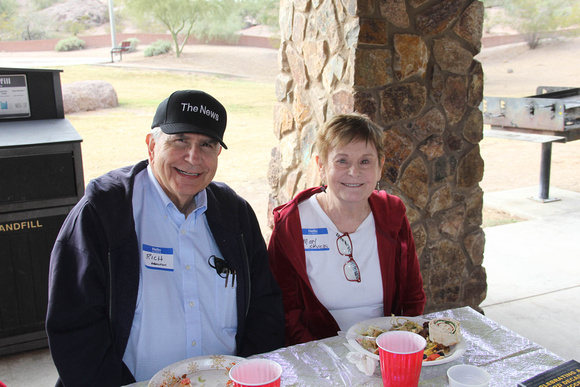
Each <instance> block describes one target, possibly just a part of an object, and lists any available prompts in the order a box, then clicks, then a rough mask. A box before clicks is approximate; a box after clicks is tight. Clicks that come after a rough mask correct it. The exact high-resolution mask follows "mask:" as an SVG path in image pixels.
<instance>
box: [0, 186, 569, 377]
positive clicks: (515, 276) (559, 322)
mask: <svg viewBox="0 0 580 387" xmlns="http://www.w3.org/2000/svg"><path fill="white" fill-rule="evenodd" d="M537 192H538V187H527V188H520V189H515V190H510V191H501V192H494V193H489V194H486V195H485V196H484V201H485V204H486V205H488V206H490V207H495V208H498V209H502V210H505V211H508V212H510V213H512V214H515V215H518V216H520V217H524V218H526V219H528V220H526V221H522V222H519V223H512V224H507V225H501V226H496V227H491V228H486V229H485V230H484V231H485V236H486V247H485V258H484V262H483V265H484V267H485V268H486V271H487V276H488V277H487V281H488V294H487V298H486V300H485V301H484V302H483V303H482V304H481V307H482V308H483V310H484V312H485V314H486V315H487V316H488V317H489V318H491V319H492V320H495V321H497V322H498V323H500V324H502V325H503V326H505V327H506V328H508V329H511V330H513V331H515V332H517V333H519V334H521V335H522V336H525V337H526V338H528V339H530V340H532V341H535V342H536V343H538V344H540V345H542V346H544V347H545V348H547V349H548V350H549V351H551V352H553V353H555V354H557V355H559V356H561V357H563V358H564V359H566V360H570V359H575V360H580V350H579V349H578V348H579V347H578V343H579V341H578V335H577V334H576V333H575V332H577V329H576V327H577V326H578V322H579V321H580V308H579V306H580V305H579V301H578V300H580V275H579V273H580V243H578V239H579V238H580V193H576V192H570V191H564V190H559V189H557V188H551V189H550V196H551V197H558V198H561V199H562V200H561V201H557V202H552V203H540V202H537V201H533V200H530V199H528V198H529V197H534V196H535V195H537ZM566 327H569V328H566ZM56 378H57V373H56V370H55V368H54V365H53V363H52V360H51V358H50V354H49V352H48V350H47V349H41V350H35V351H30V352H26V353H22V354H17V355H11V356H5V357H0V380H1V381H3V382H4V383H6V384H7V385H8V387H21V386H29V385H31V384H32V385H35V386H52V385H54V382H55V380H56Z"/></svg>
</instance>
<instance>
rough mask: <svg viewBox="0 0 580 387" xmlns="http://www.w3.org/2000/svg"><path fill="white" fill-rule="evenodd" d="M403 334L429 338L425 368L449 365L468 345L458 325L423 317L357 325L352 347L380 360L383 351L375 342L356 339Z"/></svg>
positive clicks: (382, 319) (351, 332)
mask: <svg viewBox="0 0 580 387" xmlns="http://www.w3.org/2000/svg"><path fill="white" fill-rule="evenodd" d="M394 330H403V331H408V332H414V333H417V334H419V335H421V336H423V337H424V338H425V340H426V341H427V346H426V347H425V353H424V354H423V366H433V365H439V364H445V363H449V362H451V361H453V360H455V359H458V358H459V357H461V356H462V355H463V354H464V353H465V351H466V349H467V343H466V342H465V339H464V338H463V337H462V336H461V332H460V324H459V322H458V321H456V320H454V319H451V318H447V317H438V318H434V319H432V320H426V319H424V318H420V317H401V316H391V317H378V318H373V319H370V320H365V321H361V322H359V323H357V324H354V325H353V326H352V327H350V328H349V330H348V332H347V338H348V337H353V338H348V343H349V344H350V346H351V347H353V348H354V349H356V350H357V351H359V352H361V353H364V354H365V355H367V356H369V357H371V358H373V359H376V360H379V349H378V347H377V343H376V341H375V340H373V339H366V338H360V337H357V338H354V337H356V336H359V335H362V336H370V337H374V338H376V337H378V336H379V335H380V334H381V333H383V332H387V331H394Z"/></svg>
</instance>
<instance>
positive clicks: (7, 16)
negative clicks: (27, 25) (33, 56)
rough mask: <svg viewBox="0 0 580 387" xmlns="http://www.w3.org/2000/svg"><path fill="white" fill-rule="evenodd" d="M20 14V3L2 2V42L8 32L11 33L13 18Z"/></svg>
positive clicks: (0, 27)
mask: <svg viewBox="0 0 580 387" xmlns="http://www.w3.org/2000/svg"><path fill="white" fill-rule="evenodd" d="M17 13H18V3H17V2H16V0H2V1H0V40H2V39H3V35H4V33H5V32H6V31H10V30H11V28H12V24H13V18H14V16H15V15H16V14H17Z"/></svg>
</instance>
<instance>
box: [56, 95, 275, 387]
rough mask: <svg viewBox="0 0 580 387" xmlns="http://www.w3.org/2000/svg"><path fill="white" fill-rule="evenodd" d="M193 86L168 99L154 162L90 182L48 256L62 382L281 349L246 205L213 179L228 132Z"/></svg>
mask: <svg viewBox="0 0 580 387" xmlns="http://www.w3.org/2000/svg"><path fill="white" fill-rule="evenodd" d="M226 120H227V117H226V111H225V108H224V107H223V106H222V104H221V103H220V102H218V101H217V100H216V99H215V98H213V97H212V96H210V95H209V94H207V93H204V92H202V91H196V90H182V91H176V92H174V93H173V94H171V96H170V97H169V98H167V99H166V100H164V101H163V102H162V103H161V104H160V105H159V107H158V108H157V112H156V114H155V117H154V119H153V124H152V126H151V127H152V131H151V133H149V134H148V135H147V137H146V142H147V146H148V151H149V160H148V161H142V162H140V163H138V164H136V165H134V166H132V167H126V168H121V169H119V170H115V171H112V172H109V173H108V174H106V175H104V176H102V177H100V178H98V179H95V180H93V181H91V182H90V183H89V185H88V186H87V189H86V193H85V196H84V197H83V198H82V199H81V200H80V202H79V203H78V204H77V205H76V206H75V207H74V208H73V209H72V211H71V212H70V214H69V216H68V217H67V219H66V221H65V222H64V224H63V226H62V229H61V231H60V233H59V236H58V238H57V240H56V243H55V246H54V249H53V251H52V256H51V263H50V279H49V284H50V289H49V303H48V313H47V321H46V330H47V334H48V339H49V345H50V351H51V354H52V358H53V360H54V363H55V365H56V367H57V369H58V372H59V377H60V379H59V381H58V382H57V385H62V384H64V385H67V386H68V385H71V386H80V385H97V386H119V385H125V384H129V383H133V382H135V381H142V380H148V379H150V378H151V377H152V376H153V375H154V374H155V373H156V372H158V371H159V370H160V369H162V368H163V367H165V366H167V365H169V364H172V363H174V362H176V361H179V360H183V359H186V358H191V357H195V356H201V355H211V354H225V355H238V356H249V355H252V354H255V353H261V352H266V351H270V350H274V349H276V348H278V347H281V346H282V345H283V343H284V338H283V335H284V333H283V332H284V313H283V310H282V300H281V294H280V290H279V288H278V286H277V284H276V282H275V281H274V279H273V277H272V275H271V273H270V270H269V267H268V259H267V251H266V245H265V243H264V239H263V237H262V234H261V232H260V228H259V225H258V221H257V219H256V216H255V214H254V212H253V210H252V208H251V207H250V205H249V204H248V203H247V202H246V201H245V200H243V199H242V198H241V197H239V196H237V195H236V194H235V192H234V191H233V190H231V189H230V188H229V187H228V186H227V185H225V184H223V183H216V182H212V179H213V177H214V175H215V173H216V170H217V164H218V156H219V154H220V153H221V150H222V147H223V148H226V149H227V147H226V145H225V144H224V142H223V134H224V131H225V129H226Z"/></svg>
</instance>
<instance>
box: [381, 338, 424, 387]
mask: <svg viewBox="0 0 580 387" xmlns="http://www.w3.org/2000/svg"><path fill="white" fill-rule="evenodd" d="M377 345H378V347H379V359H380V363H381V376H382V377H383V386H384V387H395V386H397V387H417V386H418V385H419V377H420V376H421V367H422V366H423V351H424V350H425V346H426V345H427V341H426V340H425V339H424V338H423V337H421V336H420V335H418V334H416V333H412V332H405V331H389V332H385V333H382V334H381V335H379V337H377Z"/></svg>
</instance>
